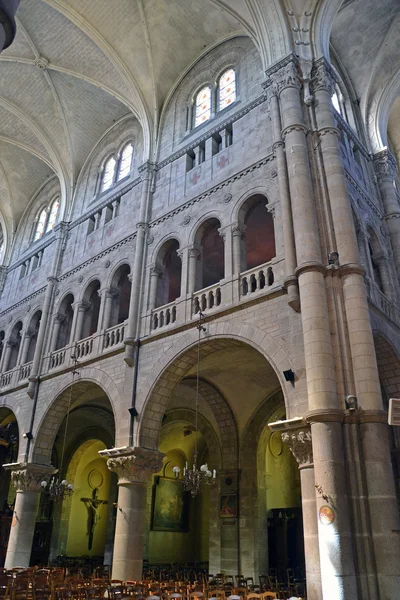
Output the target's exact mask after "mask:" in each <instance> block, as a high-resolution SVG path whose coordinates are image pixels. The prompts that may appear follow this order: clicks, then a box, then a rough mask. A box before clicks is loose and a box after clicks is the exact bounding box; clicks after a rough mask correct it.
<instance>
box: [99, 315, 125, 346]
mask: <svg viewBox="0 0 400 600" xmlns="http://www.w3.org/2000/svg"><path fill="white" fill-rule="evenodd" d="M125 327H126V321H125V322H124V323H119V324H118V325H114V326H113V327H110V328H109V329H107V330H106V331H105V333H104V338H103V350H109V349H110V348H114V347H115V346H118V345H120V344H122V342H123V341H124V337H125Z"/></svg>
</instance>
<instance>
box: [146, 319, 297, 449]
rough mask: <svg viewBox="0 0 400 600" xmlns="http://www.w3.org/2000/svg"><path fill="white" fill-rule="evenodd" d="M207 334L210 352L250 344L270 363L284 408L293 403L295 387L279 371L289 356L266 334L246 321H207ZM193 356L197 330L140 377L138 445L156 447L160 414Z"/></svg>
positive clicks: (204, 346)
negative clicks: (145, 375) (147, 373)
mask: <svg viewBox="0 0 400 600" xmlns="http://www.w3.org/2000/svg"><path fill="white" fill-rule="evenodd" d="M207 330H208V333H207V338H206V340H204V339H203V341H202V343H201V346H202V350H203V352H204V350H206V351H207V354H208V355H210V354H211V353H213V352H216V351H218V350H221V349H226V348H229V347H242V348H243V347H246V346H247V347H251V348H252V349H254V350H256V351H257V352H258V353H259V354H260V355H261V356H262V357H263V358H264V359H265V360H266V362H268V363H269V364H270V366H271V369H272V371H274V373H275V375H276V377H277V380H278V382H279V385H280V388H281V389H282V391H283V395H284V399H285V406H286V411H287V412H288V413H289V412H290V408H289V407H290V405H291V404H292V403H293V405H294V404H295V398H296V391H295V390H294V388H293V387H292V386H290V387H289V386H288V383H287V382H285V381H284V378H283V371H284V370H285V369H288V368H290V364H291V363H290V359H289V356H288V354H287V352H286V351H285V349H284V348H283V347H282V346H281V344H280V343H279V342H278V341H277V340H275V339H274V338H273V337H272V336H271V335H270V334H268V333H266V332H264V331H260V330H256V329H255V328H253V327H251V326H250V325H247V324H244V323H241V322H240V321H235V322H231V323H220V324H216V323H213V322H210V323H207ZM196 360H197V331H195V330H191V331H188V332H186V333H185V334H184V335H183V336H182V337H181V338H180V340H177V341H176V342H175V343H174V345H172V346H171V347H170V348H169V349H168V350H166V351H165V352H164V353H163V355H162V356H161V357H160V359H159V361H158V362H157V363H156V364H155V365H154V366H153V368H152V370H151V374H149V375H148V377H147V378H146V379H145V380H143V381H142V382H141V383H140V385H139V389H138V399H139V401H140V400H142V410H141V416H140V419H139V420H138V422H137V424H136V431H135V433H136V439H137V440H138V445H140V446H143V447H145V448H149V449H156V448H157V440H158V437H159V433H160V428H161V423H162V418H163V415H164V413H165V410H166V408H167V405H168V401H169V399H170V397H171V395H172V392H173V390H174V389H175V387H176V385H177V384H178V383H179V382H180V381H181V380H182V379H183V378H184V377H185V374H186V373H187V372H188V370H189V369H190V368H192V367H193V365H195V363H196Z"/></svg>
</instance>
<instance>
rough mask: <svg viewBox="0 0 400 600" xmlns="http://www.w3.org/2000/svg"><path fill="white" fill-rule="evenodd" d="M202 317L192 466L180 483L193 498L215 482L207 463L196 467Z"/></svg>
mask: <svg viewBox="0 0 400 600" xmlns="http://www.w3.org/2000/svg"><path fill="white" fill-rule="evenodd" d="M202 317H203V313H202V312H201V311H200V312H199V323H198V325H197V329H198V331H199V336H198V340H197V368H196V399H195V429H194V434H195V438H194V453H193V465H192V466H191V467H189V465H188V463H187V462H186V465H185V467H184V469H183V478H182V483H183V487H184V490H185V492H190V494H191V495H192V497H193V498H194V497H195V496H197V494H198V493H199V491H200V489H201V486H202V485H214V484H215V482H216V480H217V471H216V470H215V469H214V470H213V471H211V469H209V468H208V465H207V463H205V464H204V465H201V467H200V468H198V467H197V458H198V457H197V434H198V416H199V382H200V374H199V369H200V339H201V332H202V331H206V329H205V327H203V325H202V324H201V319H202ZM172 471H173V473H174V475H175V479H178V478H179V474H180V472H181V469H180V467H178V466H175V467H174V468H173V469H172Z"/></svg>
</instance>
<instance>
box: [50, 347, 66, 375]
mask: <svg viewBox="0 0 400 600" xmlns="http://www.w3.org/2000/svg"><path fill="white" fill-rule="evenodd" d="M66 353H67V348H61V350H56V352H52V353H51V354H50V358H49V370H52V369H56V368H57V367H61V366H62V365H63V364H64V363H65V356H66Z"/></svg>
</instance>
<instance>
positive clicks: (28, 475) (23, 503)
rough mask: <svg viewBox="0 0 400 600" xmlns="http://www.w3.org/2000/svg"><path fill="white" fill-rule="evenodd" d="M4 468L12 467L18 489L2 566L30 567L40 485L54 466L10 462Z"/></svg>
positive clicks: (49, 475) (50, 474) (51, 472)
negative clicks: (4, 560)
mask: <svg viewBox="0 0 400 600" xmlns="http://www.w3.org/2000/svg"><path fill="white" fill-rule="evenodd" d="M4 468H5V469H6V470H11V481H12V483H13V484H14V486H15V489H16V490H17V495H16V498H15V507H14V514H13V519H12V523H11V531H10V538H9V540H8V547H7V556H6V562H5V567H6V569H12V568H13V567H17V566H18V567H19V566H21V567H29V561H30V557H31V552H32V540H33V534H34V533H35V523H36V516H37V511H38V506H39V498H40V492H41V489H42V488H41V485H40V484H41V482H42V481H43V480H45V481H47V482H48V481H49V480H50V478H51V476H52V475H53V473H55V472H56V469H54V468H53V467H50V466H48V467H46V466H45V465H36V464H33V463H13V464H8V465H4Z"/></svg>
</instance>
